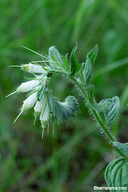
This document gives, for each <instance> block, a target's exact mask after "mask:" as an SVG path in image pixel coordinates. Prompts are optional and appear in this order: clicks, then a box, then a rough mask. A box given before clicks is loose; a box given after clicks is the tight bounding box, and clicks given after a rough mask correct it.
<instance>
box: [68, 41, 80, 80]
mask: <svg viewBox="0 0 128 192" xmlns="http://www.w3.org/2000/svg"><path fill="white" fill-rule="evenodd" d="M76 50H77V44H76V46H75V47H74V48H73V50H72V52H71V56H70V65H71V72H70V74H69V77H72V76H74V75H75V74H76V73H77V72H78V71H79V70H80V68H81V65H80V64H79V62H78V60H77V58H76Z"/></svg>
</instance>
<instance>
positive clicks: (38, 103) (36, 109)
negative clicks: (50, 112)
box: [34, 101, 43, 114]
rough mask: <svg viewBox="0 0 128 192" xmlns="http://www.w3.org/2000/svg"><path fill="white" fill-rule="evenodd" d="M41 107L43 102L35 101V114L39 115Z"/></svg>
mask: <svg viewBox="0 0 128 192" xmlns="http://www.w3.org/2000/svg"><path fill="white" fill-rule="evenodd" d="M42 107H43V102H42V101H37V102H36V104H35V107H34V111H35V114H39V113H40V112H41V109H42Z"/></svg>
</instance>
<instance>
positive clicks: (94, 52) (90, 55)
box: [87, 45, 98, 65]
mask: <svg viewBox="0 0 128 192" xmlns="http://www.w3.org/2000/svg"><path fill="white" fill-rule="evenodd" d="M97 55H98V45H96V46H95V47H94V48H93V49H92V50H91V51H90V52H89V53H88V55H87V57H88V58H89V59H90V61H91V64H92V65H93V64H94V62H95V60H96V57H97Z"/></svg>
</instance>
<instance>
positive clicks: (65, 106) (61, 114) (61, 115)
mask: <svg viewBox="0 0 128 192" xmlns="http://www.w3.org/2000/svg"><path fill="white" fill-rule="evenodd" d="M78 111H79V109H78V102H77V100H76V99H75V97H73V96H68V97H67V98H66V99H65V102H60V101H58V100H57V99H56V100H55V118H56V120H57V122H58V123H59V124H60V123H62V122H63V121H65V122H66V125H68V122H69V119H70V118H71V117H73V118H75V114H76V113H77V112H78Z"/></svg>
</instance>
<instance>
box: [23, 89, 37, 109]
mask: <svg viewBox="0 0 128 192" xmlns="http://www.w3.org/2000/svg"><path fill="white" fill-rule="evenodd" d="M36 100H37V92H36V93H33V94H31V95H30V96H29V97H28V98H27V99H26V100H25V101H23V105H22V109H21V111H22V112H23V111H26V110H28V109H30V108H32V107H33V106H34V104H35V102H36Z"/></svg>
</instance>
